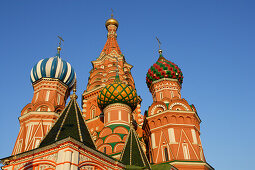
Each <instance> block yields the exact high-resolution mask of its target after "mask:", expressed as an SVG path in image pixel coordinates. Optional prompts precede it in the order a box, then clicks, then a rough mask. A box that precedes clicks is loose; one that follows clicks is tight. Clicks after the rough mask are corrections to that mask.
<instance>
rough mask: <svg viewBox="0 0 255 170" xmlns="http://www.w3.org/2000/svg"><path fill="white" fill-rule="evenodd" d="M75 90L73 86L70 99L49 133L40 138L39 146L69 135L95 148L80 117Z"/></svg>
mask: <svg viewBox="0 0 255 170" xmlns="http://www.w3.org/2000/svg"><path fill="white" fill-rule="evenodd" d="M75 91H76V88H74V93H73V94H72V95H71V99H70V101H69V103H68V104H67V106H66V107H65V109H64V111H63V112H62V114H61V115H60V117H59V118H58V120H57V122H56V123H55V124H54V126H53V127H52V128H51V130H50V131H49V133H48V134H47V135H46V136H45V138H44V139H43V140H42V142H41V144H40V146H39V147H44V146H47V145H50V144H53V143H55V142H57V141H60V140H62V139H65V138H68V137H71V138H73V139H75V140H77V141H79V142H82V143H83V144H84V145H86V146H88V147H90V148H92V149H96V147H95V144H94V142H93V140H92V138H91V135H90V133H89V130H88V127H87V125H86V123H85V121H84V119H83V117H82V113H81V110H80V107H79V105H78V103H77V101H76V99H77V95H76V94H75Z"/></svg>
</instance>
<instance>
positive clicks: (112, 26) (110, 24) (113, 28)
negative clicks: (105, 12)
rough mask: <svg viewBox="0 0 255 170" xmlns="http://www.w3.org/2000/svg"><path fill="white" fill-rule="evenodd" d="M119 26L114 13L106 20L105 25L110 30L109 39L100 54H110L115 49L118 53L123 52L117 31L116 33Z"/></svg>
mask: <svg viewBox="0 0 255 170" xmlns="http://www.w3.org/2000/svg"><path fill="white" fill-rule="evenodd" d="M118 26H119V23H118V21H117V20H116V19H114V18H113V15H112V16H111V18H110V19H108V20H107V21H106V22H105V27H106V29H107V31H108V34H107V41H106V43H105V46H104V48H103V50H102V53H101V55H100V56H102V55H103V56H104V55H110V54H111V53H112V52H113V51H115V52H117V54H118V55H120V54H121V51H120V47H119V45H118V42H117V33H116V32H117V29H118Z"/></svg>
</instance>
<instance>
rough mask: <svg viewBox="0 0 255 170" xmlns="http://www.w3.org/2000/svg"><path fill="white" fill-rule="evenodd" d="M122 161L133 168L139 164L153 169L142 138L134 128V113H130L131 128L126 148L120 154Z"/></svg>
mask: <svg viewBox="0 0 255 170" xmlns="http://www.w3.org/2000/svg"><path fill="white" fill-rule="evenodd" d="M120 161H121V162H122V163H123V164H125V165H127V166H131V167H132V168H135V167H137V166H138V167H144V168H146V169H151V167H150V163H149V161H148V159H147V157H146V155H145V153H144V151H143V149H142V146H141V144H140V140H139V138H138V135H137V133H136V131H135V129H134V126H133V117H132V113H130V130H129V133H128V136H127V140H126V143H125V146H124V149H123V151H122V153H121V156H120Z"/></svg>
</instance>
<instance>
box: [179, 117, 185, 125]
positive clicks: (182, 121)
mask: <svg viewBox="0 0 255 170" xmlns="http://www.w3.org/2000/svg"><path fill="white" fill-rule="evenodd" d="M178 123H181V124H183V123H184V117H183V116H179V118H178Z"/></svg>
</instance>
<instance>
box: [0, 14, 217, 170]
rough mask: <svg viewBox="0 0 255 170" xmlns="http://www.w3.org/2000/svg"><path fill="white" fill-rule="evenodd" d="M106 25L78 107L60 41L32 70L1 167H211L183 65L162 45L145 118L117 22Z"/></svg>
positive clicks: (73, 78) (7, 169)
mask: <svg viewBox="0 0 255 170" xmlns="http://www.w3.org/2000/svg"><path fill="white" fill-rule="evenodd" d="M105 26H106V29H107V40H106V44H105V46H104V48H103V50H102V52H101V54H100V55H99V57H98V58H97V59H96V60H94V61H92V69H91V71H90V76H89V80H88V84H87V87H86V88H85V90H84V92H83V94H82V107H81V108H80V107H79V105H78V103H77V101H76V99H77V95H76V94H75V92H76V81H77V80H76V73H75V71H74V69H73V68H72V66H71V65H70V64H69V63H68V62H66V61H64V60H63V59H61V58H60V50H61V48H60V46H59V47H58V53H57V55H56V56H55V57H51V58H47V59H42V60H40V61H39V62H38V63H37V64H35V66H34V67H33V68H32V70H31V74H30V78H31V82H32V85H33V88H34V96H33V99H32V101H31V103H29V104H27V105H26V106H25V107H24V108H23V110H22V111H21V116H20V117H19V121H20V131H19V134H18V137H17V140H16V143H15V146H14V149H13V152H12V155H11V156H9V157H7V158H3V159H1V162H2V163H3V164H4V166H3V167H2V169H4V170H11V169H12V170H13V169H15V170H16V169H17V170H23V169H24V170H39V169H47V170H54V169H56V170H68V169H70V170H75V169H77V170H78V169H80V170H94V169H142V168H144V169H170V170H176V169H180V170H181V169H183V170H185V169H201V170H202V169H213V168H212V167H211V166H210V165H209V164H208V163H207V162H206V160H205V157H204V152H203V148H202V143H201V140H200V123H201V120H200V118H199V116H198V114H197V111H196V109H195V106H194V105H190V104H189V103H188V102H187V101H186V100H185V99H183V98H182V97H181V88H182V83H183V73H182V71H181V69H180V68H179V67H178V66H177V65H176V64H174V63H173V62H171V61H168V60H167V59H166V58H164V57H163V54H162V50H159V58H158V60H157V61H156V63H155V64H153V65H152V67H151V68H150V69H149V70H148V73H147V75H146V83H147V86H148V88H149V90H150V92H151V94H152V98H153V102H152V104H151V106H150V107H149V109H148V111H145V114H144V116H143V115H142V114H141V109H140V107H141V101H142V99H141V97H140V96H139V95H138V94H139V91H138V92H137V91H136V88H135V83H134V79H133V77H132V74H131V69H132V67H133V66H132V65H130V64H128V63H127V62H126V60H125V57H124V55H123V54H122V52H121V50H120V47H119V46H118V43H117V29H118V26H119V23H118V21H117V20H115V19H114V18H110V19H108V20H107V21H106V24H105ZM72 90H73V94H72V95H70V93H71V91H72ZM69 97H70V101H69V102H68V104H66V101H67V99H68V98H69Z"/></svg>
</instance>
